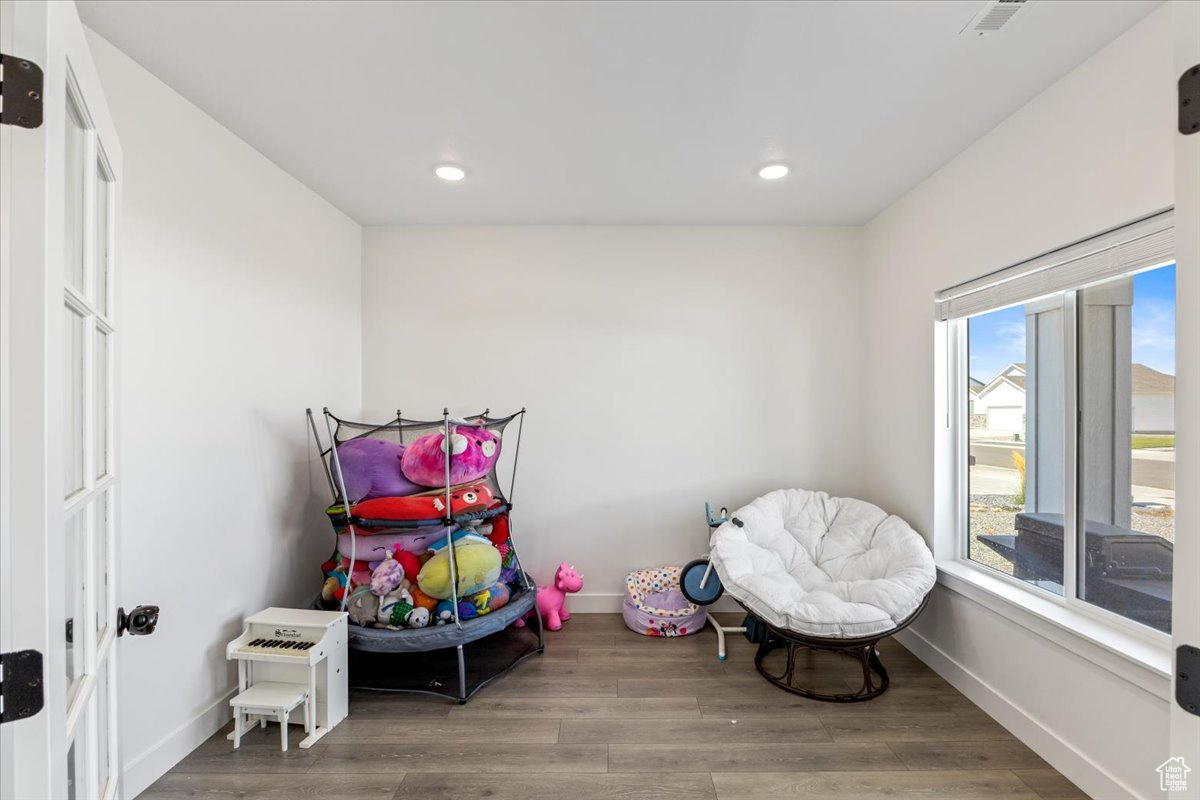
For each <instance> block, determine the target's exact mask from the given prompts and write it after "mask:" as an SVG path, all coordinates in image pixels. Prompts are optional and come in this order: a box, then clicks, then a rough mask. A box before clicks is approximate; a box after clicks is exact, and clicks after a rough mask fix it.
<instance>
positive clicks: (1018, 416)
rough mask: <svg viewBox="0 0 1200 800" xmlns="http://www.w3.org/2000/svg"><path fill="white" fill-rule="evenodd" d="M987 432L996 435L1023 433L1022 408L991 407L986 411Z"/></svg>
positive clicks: (1023, 417) (1023, 414)
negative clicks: (994, 432) (992, 432)
mask: <svg viewBox="0 0 1200 800" xmlns="http://www.w3.org/2000/svg"><path fill="white" fill-rule="evenodd" d="M987 418H988V430H990V431H996V432H997V433H1024V432H1025V408H1024V407H1023V406H992V407H990V408H989V409H988V415H987Z"/></svg>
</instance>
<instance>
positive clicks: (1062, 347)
mask: <svg viewBox="0 0 1200 800" xmlns="http://www.w3.org/2000/svg"><path fill="white" fill-rule="evenodd" d="M1066 297H1067V293H1060V294H1056V295H1051V296H1049V297H1045V298H1040V299H1037V300H1033V301H1029V302H1026V303H1025V304H1023V305H1020V306H1013V307H1009V308H1003V309H999V310H996V311H991V312H987V313H984V314H979V315H977V316H974V317H971V318H970V319H969V320H968V323H967V336H968V347H967V350H968V374H969V376H970V377H969V382H968V386H967V387H966V391H967V411H968V420H969V423H968V426H967V427H968V432H967V437H968V453H969V467H968V494H969V502H968V520H967V521H968V537H967V554H968V557H969V558H970V559H971V560H973V561H976V562H979V563H982V564H985V565H987V566H990V567H993V568H995V569H997V570H1000V571H1002V572H1004V573H1006V574H1009V575H1013V576H1014V577H1017V578H1020V579H1022V580H1024V581H1026V582H1029V583H1031V584H1034V585H1036V586H1038V587H1040V588H1042V589H1045V590H1048V591H1051V592H1054V593H1056V594H1060V595H1061V594H1062V593H1063V591H1064V562H1065V553H1064V545H1063V526H1064V501H1065V497H1066V496H1067V493H1066V492H1065V491H1064V487H1065V486H1066V485H1067V480H1068V470H1070V469H1072V466H1073V468H1074V469H1075V470H1076V472H1077V478H1078V482H1077V488H1078V503H1079V506H1078V507H1079V509H1080V511H1081V514H1082V519H1081V522H1080V524H1079V527H1080V528H1082V529H1083V531H1082V536H1081V537H1080V540H1079V543H1078V546H1077V553H1078V563H1077V564H1076V565H1075V566H1074V569H1075V570H1076V572H1075V575H1076V579H1077V592H1076V594H1077V596H1078V597H1079V598H1080V599H1082V600H1085V601H1086V602H1088V603H1091V604H1093V605H1096V606H1099V607H1101V608H1105V609H1107V610H1109V611H1112V612H1115V613H1117V614H1120V615H1122V616H1124V617H1127V618H1130V619H1134V620H1136V621H1138V622H1141V623H1144V624H1146V625H1150V626H1152V627H1154V628H1158V629H1159V630H1163V631H1169V630H1170V609H1171V576H1172V551H1173V547H1174V539H1175V525H1174V521H1175V266H1174V265H1173V264H1169V265H1166V266H1163V267H1158V268H1156V269H1152V270H1148V271H1145V272H1140V273H1137V274H1134V275H1126V276H1122V277H1118V278H1115V279H1112V280H1108V281H1105V282H1103V283H1100V284H1096V285H1092V286H1088V287H1085V288H1082V289H1079V290H1078V291H1076V292H1075V293H1074V303H1075V314H1074V319H1075V325H1076V336H1075V340H1076V343H1077V344H1076V352H1075V354H1074V358H1073V359H1068V357H1067V345H1066V342H1067V341H1068V337H1066V336H1065V333H1066V331H1065V328H1064V326H1065V325H1066V324H1068V323H1067V319H1068V316H1067V314H1066V313H1065V307H1064V305H1065V301H1066ZM1072 363H1073V365H1074V369H1073V370H1071V368H1070V366H1069V365H1071V364H1072ZM1068 381H1074V382H1075V387H1076V389H1077V402H1076V409H1072V411H1075V410H1077V411H1078V418H1079V430H1078V452H1077V457H1076V458H1075V459H1074V464H1073V465H1072V463H1071V462H1072V460H1071V459H1068V458H1066V453H1065V452H1064V448H1065V441H1066V438H1065V436H1064V425H1065V422H1066V420H1067V419H1068V418H1069V415H1068V410H1067V403H1068V402H1069V397H1070V395H1069V393H1068V392H1067V387H1068ZM1066 568H1067V569H1070V568H1071V567H1070V566H1067V567H1066Z"/></svg>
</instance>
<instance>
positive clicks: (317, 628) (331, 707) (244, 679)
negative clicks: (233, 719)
mask: <svg viewBox="0 0 1200 800" xmlns="http://www.w3.org/2000/svg"><path fill="white" fill-rule="evenodd" d="M346 642H347V636H346V614H345V613H344V612H341V611H312V610H306V609H298V608H268V609H266V610H265V611H260V612H258V613H257V614H254V615H253V616H250V617H247V618H246V629H245V631H244V632H243V633H242V635H241V636H239V637H238V638H236V639H234V640H233V641H232V642H230V643H229V644H228V646H227V647H226V648H225V658H226V659H228V660H230V661H232V660H235V659H236V660H237V662H238V697H239V698H240V697H242V696H244V695H246V694H247V690H249V689H251V688H252V687H253V686H254V685H255V684H272V685H274V684H292V685H296V686H297V687H298V688H300V689H302V690H304V691H303V692H302V693H303V694H304V703H305V712H306V713H305V720H306V722H305V732H306V733H307V734H308V736H306V737H305V738H304V740H303V741H302V742H300V747H302V748H309V747H312V746H313V744H314V743H316V741H317V740H318V739H320V738H321V737H322V736H324V735H325V734H326V733H328V732H329V731H330V730H332V729H333V727H334V726H335V725H337V724H338V723H339V722H341V721H342V720H343V719H345V718H346V712H347V706H348V705H349V698H348V693H347V672H348V669H349V665H348V655H347V653H348V650H347V646H346ZM237 699H238V698H234V701H236V700H237ZM234 708H235V714H237V715H239V716H240V714H241V713H242V712H241V711H240V710H239V709H238V706H237V705H236V704H235V705H234ZM281 719H283V720H286V716H283V717H281ZM239 722H240V720H239ZM263 724H264V725H265V724H266V720H265V718H264V719H263ZM240 728H241V726H240V724H239V725H238V730H239V731H240ZM235 733H236V731H235ZM229 738H230V739H235V734H230V735H229ZM285 744H286V731H285Z"/></svg>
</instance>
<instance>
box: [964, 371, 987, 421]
mask: <svg viewBox="0 0 1200 800" xmlns="http://www.w3.org/2000/svg"><path fill="white" fill-rule="evenodd" d="M983 387H984V383H983V381H981V380H979V379H978V378H971V377H968V378H967V414H968V415H970V416H974V415H975V414H976V413H980V412H976V411H975V398H976V397H978V396H979V390H980V389H982V388H983Z"/></svg>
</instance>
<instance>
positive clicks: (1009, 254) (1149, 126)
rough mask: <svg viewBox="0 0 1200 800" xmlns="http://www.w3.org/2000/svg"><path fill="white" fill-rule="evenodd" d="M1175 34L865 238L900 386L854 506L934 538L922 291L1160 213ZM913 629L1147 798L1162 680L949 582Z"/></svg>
mask: <svg viewBox="0 0 1200 800" xmlns="http://www.w3.org/2000/svg"><path fill="white" fill-rule="evenodd" d="M1171 33H1172V31H1171V8H1170V6H1169V5H1167V6H1163V7H1162V8H1160V9H1158V10H1156V11H1154V12H1153V13H1151V14H1150V15H1149V16H1148V17H1147V18H1146V19H1145V20H1143V21H1142V22H1141V23H1139V24H1138V25H1136V26H1135V27H1134V28H1132V29H1131V30H1130V31H1129V32H1127V33H1126V34H1125V35H1123V36H1122V37H1120V38H1119V39H1117V40H1115V41H1114V42H1113V43H1112V44H1110V45H1108V46H1107V47H1105V48H1104V49H1103V50H1101V51H1100V52H1098V53H1097V54H1096V55H1095V56H1093V57H1092V58H1091V59H1090V60H1088V61H1087V62H1085V63H1084V64H1082V65H1081V66H1080V67H1078V68H1077V69H1075V70H1074V71H1072V72H1071V73H1070V74H1068V75H1067V76H1066V77H1064V78H1063V79H1062V80H1060V81H1059V82H1057V83H1056V84H1055V85H1053V86H1052V87H1050V88H1049V89H1047V90H1046V91H1045V92H1044V93H1043V94H1041V95H1040V96H1038V97H1037V98H1035V99H1034V100H1033V101H1031V102H1030V103H1029V104H1028V105H1027V106H1025V107H1024V108H1023V109H1021V110H1020V111H1018V112H1017V113H1015V114H1014V115H1013V116H1012V117H1010V118H1009V119H1008V120H1006V121H1005V122H1004V123H1002V124H1001V125H1000V126H998V127H997V128H996V129H994V130H993V131H992V132H990V133H989V134H988V135H987V136H985V137H983V138H982V139H980V140H979V141H978V142H976V143H975V144H974V145H972V146H971V147H970V148H968V149H967V150H966V151H964V152H963V153H962V154H960V155H959V156H958V157H956V158H955V159H954V160H952V161H951V162H949V163H948V164H947V165H946V166H945V167H943V168H942V169H941V170H939V171H938V172H937V173H936V174H934V175H933V176H931V177H930V178H929V179H928V180H926V181H925V182H924V183H922V184H921V185H920V186H918V187H917V188H915V189H913V190H912V191H911V192H909V193H908V194H907V195H906V196H905V197H903V198H901V199H900V200H899V201H897V202H896V203H895V204H894V205H893V206H892V207H891V208H889V209H888V210H887V211H885V212H884V213H883V214H881V215H880V216H879V217H878V218H876V219H875V220H873V221H872V222H871V223H870V224H869V225H868V226H867V227H866V231H865V240H864V251H865V269H866V287H867V288H866V312H867V314H866V317H867V320H868V329H867V330H868V336H867V344H866V352H867V361H866V369H865V373H866V374H868V375H870V376H871V380H872V382H873V383H875V384H877V385H900V386H904V387H906V389H905V391H903V392H897V393H895V395H894V402H893V403H889V404H887V405H884V406H881V407H879V409H878V410H877V413H875V414H872V415H871V416H870V417H869V418H868V420H867V445H866V451H865V460H866V474H867V496H868V497H869V498H870V499H872V500H873V501H875V502H877V503H879V504H881V505H883V506H884V507H886V508H889V509H890V510H892V511H894V512H896V513H898V514H900V515H902V516H904V517H906V518H907V519H908V520H909V521H910V522H912V523H913V524H914V525H915V526H916V527H917V528H918V529H920V530H923V531H925V532H926V533H927V534H928V535H930V536H931V537H932V534H933V532H934V523H935V519H936V518H937V517H938V516H939V515H943V516H944V510H943V509H944V508H946V505H945V504H944V503H943V505H942V506H941V507H939V506H938V505H936V504H935V492H937V491H938V489H937V486H936V485H935V479H934V476H935V464H934V452H935V448H934V442H935V428H936V427H940V425H939V423H938V420H936V419H935V413H933V410H934V409H935V408H936V407H937V405H938V402H937V401H936V399H935V392H934V387H935V367H936V366H937V356H936V355H935V326H934V322H933V295H934V292H935V291H937V290H938V289H942V288H945V287H948V286H951V285H954V284H957V283H959V282H961V281H965V280H967V279H970V278H974V277H977V276H980V275H983V274H985V273H987V272H990V271H992V270H995V269H998V268H1000V267H1004V266H1006V265H1008V264H1011V263H1015V262H1019V261H1021V260H1024V259H1026V258H1029V257H1031V256H1034V255H1037V254H1039V253H1042V252H1044V251H1047V250H1051V249H1054V248H1056V247H1059V246H1062V245H1064V244H1067V243H1070V242H1072V241H1075V240H1078V239H1081V238H1085V237H1087V236H1090V235H1092V234H1095V233H1098V232H1100V231H1102V230H1105V229H1106V228H1111V227H1113V226H1117V225H1120V224H1122V223H1125V222H1128V221H1130V220H1132V219H1135V218H1137V217H1140V216H1143V215H1145V214H1147V213H1150V212H1153V211H1156V210H1159V209H1162V208H1164V207H1167V206H1169V205H1171V203H1172V200H1173V141H1172V136H1173V131H1174V87H1175V76H1174V75H1173V67H1172V39H1171ZM1197 406H1200V404H1197ZM1179 408H1180V411H1181V413H1182V410H1183V409H1184V408H1185V406H1184V404H1183V403H1182V402H1181V403H1180V406H1179ZM1190 413H1196V411H1195V410H1194V409H1193V410H1192V411H1191V412H1190ZM942 491H943V492H944V487H943V489H942ZM944 496H945V495H944V494H943V497H944ZM911 631H912V635H911V636H910V637H909V639H908V640H907V641H908V643H909V644H910V645H911V646H913V647H914V648H916V649H918V652H919V653H920V654H922V655H923V657H926V658H927V659H929V660H930V661H931V662H932V663H933V664H934V665H935V667H937V668H939V669H940V670H941V671H943V672H944V673H946V674H947V675H949V676H951V677H952V679H954V680H955V681H956V682H957V683H959V685H960V686H962V687H964V688H966V689H967V690H968V693H969V694H971V695H972V696H973V697H975V698H977V699H978V700H979V701H980V702H981V704H983V705H984V706H985V708H987V709H988V710H989V711H991V712H992V713H994V714H995V715H997V716H998V717H1000V718H1001V720H1002V721H1005V722H1006V724H1010V725H1013V726H1015V728H1016V729H1017V732H1018V733H1019V734H1020V733H1022V732H1024V733H1025V734H1026V738H1029V739H1031V740H1036V741H1034V742H1033V743H1034V744H1035V746H1038V747H1039V749H1040V750H1041V752H1042V753H1043V755H1046V756H1047V757H1048V758H1049V759H1050V760H1051V761H1052V763H1054V764H1055V766H1057V767H1058V768H1059V769H1061V770H1063V771H1064V772H1065V773H1066V774H1067V775H1068V776H1069V777H1071V778H1072V779H1073V780H1075V781H1076V782H1077V783H1079V784H1080V785H1081V786H1083V788H1084V789H1086V790H1088V791H1089V792H1091V793H1093V794H1095V795H1096V796H1097V797H1106V798H1108V797H1120V796H1125V795H1127V794H1130V793H1133V794H1145V795H1149V794H1151V792H1153V791H1155V790H1156V786H1157V783H1156V775H1155V772H1154V768H1155V767H1156V766H1157V765H1158V764H1159V763H1160V762H1162V761H1163V760H1164V759H1165V758H1166V755H1167V752H1166V751H1167V731H1168V723H1167V719H1168V716H1167V715H1168V703H1167V701H1166V699H1165V698H1164V697H1163V696H1162V691H1163V685H1161V680H1159V681H1147V682H1146V683H1145V684H1144V685H1135V683H1131V682H1130V681H1129V680H1126V679H1125V678H1120V677H1117V676H1116V675H1114V674H1113V673H1112V672H1110V671H1108V670H1106V669H1104V668H1102V667H1100V666H1098V665H1097V664H1096V663H1094V661H1093V660H1091V659H1089V658H1086V657H1083V656H1081V655H1080V654H1079V653H1077V652H1072V651H1071V650H1070V649H1069V647H1070V641H1069V637H1062V638H1060V640H1059V641H1051V640H1050V639H1047V638H1044V637H1042V636H1039V635H1037V634H1034V633H1032V632H1030V631H1028V630H1026V629H1024V628H1022V627H1020V626H1017V625H1015V624H1014V623H1013V622H1012V621H1010V620H1008V619H1006V618H1004V617H1002V616H1001V615H1000V614H998V613H996V611H995V610H994V609H993V608H991V607H989V604H988V603H986V602H983V603H981V602H977V601H975V600H972V599H970V598H968V597H967V596H965V595H962V594H958V593H956V592H955V591H953V590H951V589H949V588H947V587H945V586H940V587H939V588H938V590H937V597H936V598H935V601H934V602H933V603H931V605H930V607H929V609H928V611H927V612H926V613H925V615H924V616H923V617H922V618H921V619H920V620H919V621H918V622H917V623H916V624H915V625H914V626H913V628H912V629H911ZM1033 722H1036V723H1037V724H1040V725H1041V726H1043V727H1044V729H1045V731H1046V732H1048V733H1049V736H1044V735H1041V736H1042V738H1041V739H1038V736H1039V734H1037V733H1036V726H1031V723H1033Z"/></svg>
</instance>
